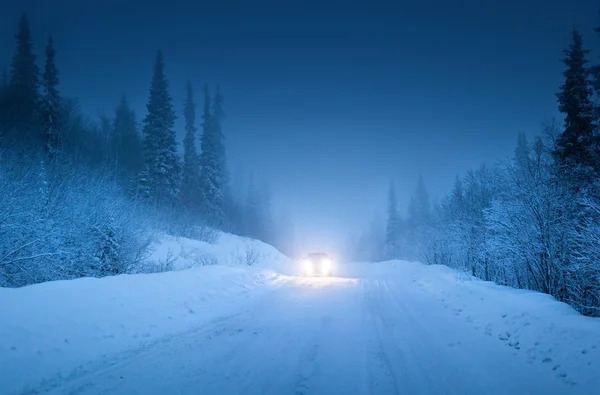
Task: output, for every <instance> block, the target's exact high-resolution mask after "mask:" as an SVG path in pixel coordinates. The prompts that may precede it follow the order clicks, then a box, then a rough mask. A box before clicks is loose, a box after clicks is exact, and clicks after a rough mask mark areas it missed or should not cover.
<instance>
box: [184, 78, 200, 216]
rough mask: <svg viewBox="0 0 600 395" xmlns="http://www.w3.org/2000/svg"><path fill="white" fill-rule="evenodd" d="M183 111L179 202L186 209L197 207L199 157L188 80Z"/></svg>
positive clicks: (198, 200) (193, 105)
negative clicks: (181, 169)
mask: <svg viewBox="0 0 600 395" xmlns="http://www.w3.org/2000/svg"><path fill="white" fill-rule="evenodd" d="M186 92H187V95H186V99H185V103H184V108H183V113H184V118H185V137H184V139H183V171H182V178H181V203H182V205H183V207H184V208H185V209H187V210H195V209H198V208H199V204H200V193H199V187H198V182H199V177H200V175H199V159H198V153H197V152H196V104H195V103H194V90H193V89H192V84H191V83H190V82H188V84H187V87H186Z"/></svg>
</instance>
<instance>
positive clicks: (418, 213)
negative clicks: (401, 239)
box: [408, 176, 431, 230]
mask: <svg viewBox="0 0 600 395" xmlns="http://www.w3.org/2000/svg"><path fill="white" fill-rule="evenodd" d="M430 219H431V205H430V203H429V194H428V193H427V189H426V188H425V182H424V181H423V176H419V182H418V183H417V189H416V191H415V194H414V195H413V196H412V198H411V200H410V205H409V207H408V225H409V227H410V228H411V230H415V229H417V228H423V227H425V226H427V225H428V224H429V221H430Z"/></svg>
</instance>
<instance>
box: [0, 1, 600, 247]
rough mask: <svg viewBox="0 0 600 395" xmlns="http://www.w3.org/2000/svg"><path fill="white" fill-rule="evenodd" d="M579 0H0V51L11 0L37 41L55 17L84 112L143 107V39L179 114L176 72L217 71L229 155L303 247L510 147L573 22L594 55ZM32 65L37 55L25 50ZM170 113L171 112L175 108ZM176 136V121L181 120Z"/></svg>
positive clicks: (146, 56) (203, 74)
mask: <svg viewBox="0 0 600 395" xmlns="http://www.w3.org/2000/svg"><path fill="white" fill-rule="evenodd" d="M599 9H600V3H598V2H596V1H591V0H574V1H558V0H504V1H500V0H498V1H486V0H469V1H460V0H457V1H446V0H438V1H427V0H424V1H417V0H415V1H401V0H397V1H392V0H383V1H351V0H347V1H326V0H324V1H314V2H307V1H282V0H280V1H269V2H266V1H226V0H215V1H210V2H209V1H195V2H194V1H191V0H169V1H160V0H154V1H138V0H134V1H130V0H123V1H121V0H119V1H117V0H105V1H82V0H76V1H75V0H55V1H47V0H35V1H33V0H23V1H11V0H1V3H0V49H1V51H0V65H2V64H4V65H6V66H8V65H9V62H10V56H12V53H13V51H14V39H13V35H14V32H15V29H16V24H17V20H18V17H19V15H20V13H21V12H22V11H23V10H25V11H27V12H28V14H29V16H30V21H31V24H32V28H33V34H34V36H35V44H36V50H37V52H38V54H39V56H40V60H41V55H42V53H43V52H42V51H43V45H44V44H45V41H46V37H47V35H48V34H49V33H52V35H53V36H54V39H55V44H56V47H57V50H58V55H57V63H58V67H59V69H60V72H61V78H62V85H61V91H62V93H63V94H64V95H66V96H76V97H79V98H80V99H81V103H82V106H83V108H84V109H85V110H86V111H87V112H89V113H91V114H96V113H97V112H98V111H104V112H106V113H112V111H113V109H114V107H115V106H116V104H117V103H118V100H119V98H120V95H121V93H123V92H124V93H126V94H127V96H128V98H129V99H130V101H131V103H132V105H133V106H134V108H135V109H136V111H137V113H138V117H139V118H140V119H141V118H142V117H143V115H144V114H145V103H146V98H147V93H148V87H149V82H150V75H151V71H152V65H153V61H154V56H155V52H156V50H157V49H158V48H161V49H162V50H163V52H164V56H165V60H166V67H167V73H168V77H169V81H170V86H171V91H172V94H173V96H174V98H175V105H176V108H177V110H178V112H179V115H180V117H182V116H181V109H182V101H183V93H184V87H185V82H186V81H187V80H188V79H190V80H191V81H192V83H193V84H194V86H195V87H196V91H197V93H198V95H197V96H198V97H201V95H200V88H201V84H203V83H204V82H208V83H210V84H211V85H213V86H214V85H215V84H216V83H217V82H218V83H220V85H221V89H222V91H223V94H224V96H225V111H226V114H227V119H226V122H225V124H224V132H225V133H226V135H227V150H228V155H229V159H230V162H231V163H230V166H231V168H232V170H234V171H235V170H237V169H238V168H243V169H245V171H249V170H250V169H252V171H253V172H254V174H255V176H256V177H257V178H259V179H261V180H266V181H268V182H269V183H270V184H271V189H272V191H273V194H274V199H275V203H276V206H277V210H278V211H279V210H284V209H285V210H286V211H288V212H289V213H290V214H291V215H292V218H293V220H294V222H295V225H296V226H295V227H296V234H297V236H298V239H299V242H300V243H301V244H303V245H304V246H306V248H317V247H327V246H328V245H330V244H332V243H333V244H335V243H336V242H337V241H339V240H340V238H341V239H344V238H345V237H346V236H347V235H348V234H349V233H352V232H354V233H358V232H360V231H361V230H362V229H363V228H365V227H366V226H367V224H368V223H369V222H370V220H371V218H372V217H373V215H374V214H375V213H376V212H378V211H383V209H384V204H385V199H386V189H387V186H388V183H389V180H390V179H393V180H394V182H395V184H396V186H397V188H398V193H399V198H400V204H401V208H402V210H403V211H404V210H405V207H406V205H407V204H408V200H409V196H410V194H411V193H412V191H413V189H414V187H415V184H416V181H417V178H418V175H419V174H422V175H423V176H424V178H425V181H426V184H427V186H428V188H429V191H430V193H431V194H432V195H433V196H441V195H443V194H444V193H445V192H447V190H448V189H449V188H450V186H451V185H452V182H453V180H454V177H455V176H456V174H458V173H462V172H464V171H465V170H466V169H468V168H471V167H476V166H478V165H479V164H480V163H481V162H483V161H494V160H495V159H497V158H500V157H503V156H506V155H508V154H510V153H511V151H512V149H513V146H514V143H515V141H516V135H517V133H519V132H526V133H530V134H535V133H537V132H538V131H539V130H540V125H541V123H542V122H543V121H544V120H547V119H549V118H551V117H553V116H555V115H556V99H555V95H554V94H555V92H556V91H557V89H558V86H559V85H560V83H561V79H562V75H561V72H562V70H563V66H562V64H561V63H560V61H559V59H560V57H561V56H562V54H561V51H562V49H564V48H565V47H566V46H567V45H568V43H569V39H570V37H569V32H570V29H571V28H572V27H573V25H574V24H575V25H576V26H577V27H578V28H579V29H580V30H581V31H582V33H583V34H584V38H585V39H587V41H586V44H587V46H588V47H589V48H590V49H592V50H595V52H594V53H592V57H593V59H596V58H597V56H598V54H600V43H599V42H598V40H597V39H596V37H595V36H594V34H593V27H594V26H595V25H600V15H599V14H598V10H599ZM40 64H41V63H40ZM179 129H182V128H181V126H180V125H179ZM178 133H179V134H180V135H182V134H183V133H182V130H178Z"/></svg>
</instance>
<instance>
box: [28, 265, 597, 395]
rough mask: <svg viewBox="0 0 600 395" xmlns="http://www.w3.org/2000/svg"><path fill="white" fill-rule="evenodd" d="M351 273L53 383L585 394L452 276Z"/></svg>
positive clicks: (127, 390) (109, 388)
mask: <svg viewBox="0 0 600 395" xmlns="http://www.w3.org/2000/svg"><path fill="white" fill-rule="evenodd" d="M347 274H349V273H343V276H342V277H337V278H331V279H329V278H323V279H321V278H315V279H312V278H301V277H285V279H284V280H283V281H278V282H273V283H271V284H269V285H267V286H265V287H263V288H261V289H260V290H254V291H249V292H247V293H244V294H240V295H239V297H238V298H237V299H236V300H235V302H234V303H231V304H227V305H224V307H223V309H222V311H220V312H217V313H216V315H214V316H212V317H210V318H209V319H207V320H206V321H204V322H202V323H200V324H198V325H195V326H194V327H192V328H191V329H189V330H187V331H186V332H183V333H179V334H177V335H172V336H164V337H161V338H158V339H156V340H154V341H151V342H149V343H146V344H145V345H144V346H141V347H137V348H133V349H130V350H128V351H127V352H123V353H120V354H119V353H117V354H114V355H112V356H111V357H109V358H103V359H100V360H98V361H96V362H90V363H87V364H83V365H82V366H80V367H79V368H78V369H77V370H75V371H74V372H72V374H70V375H69V376H67V377H64V380H61V381H60V382H56V381H54V382H53V384H52V387H53V388H52V390H51V391H50V393H53V394H98V393H103V394H219V395H221V394H244V395H245V394H278V395H280V394H340V395H349V394H460V395H468V394H511V395H517V394H545V395H548V394H561V395H568V394H592V393H593V392H591V391H590V388H591V387H589V386H588V385H585V383H577V382H574V381H570V376H568V375H567V373H565V372H564V371H563V369H562V368H561V367H560V365H558V366H553V365H556V364H553V363H547V362H548V361H546V360H544V361H542V357H540V358H538V359H536V357H535V355H534V356H533V357H532V354H531V352H530V350H529V351H526V350H521V347H519V342H518V341H516V343H514V342H512V343H511V342H510V341H502V340H501V338H502V336H500V338H499V335H498V333H493V334H492V333H491V331H492V330H494V327H486V326H485V325H483V324H484V323H483V321H485V318H484V317H483V316H477V315H476V313H477V311H478V310H476V309H473V310H472V311H471V312H469V308H470V307H472V306H473V305H474V304H485V297H486V294H484V293H481V294H480V295H479V294H478V295H476V296H477V298H476V300H475V302H473V300H471V302H472V303H470V304H462V302H461V301H460V298H461V297H462V296H463V295H464V294H466V293H461V292H460V289H462V288H460V285H457V288H456V289H454V288H453V287H452V286H450V287H445V288H444V289H441V288H439V287H438V285H436V284H434V286H436V287H438V288H437V289H433V290H432V289H430V288H428V285H427V284H430V285H431V283H430V282H429V281H422V280H423V279H422V277H420V276H422V274H421V273H419V272H415V271H406V272H402V273H398V275H390V274H389V272H388V271H385V270H384V271H377V270H371V271H365V272H364V273H362V274H359V273H354V275H347ZM440 283H441V282H440ZM455 291H456V292H455ZM463 291H464V290H463ZM469 292H472V291H469ZM467 293H468V292H467ZM506 295H507V296H509V295H510V294H509V293H508V292H507V293H506ZM471 299H474V297H473V298H471ZM463 309H464V311H463ZM534 318H535V317H534ZM534 318H533V319H532V320H530V321H533V323H534V324H535V322H534V321H535V319H534ZM582 318H583V317H582ZM528 322H529V321H528ZM596 323H597V322H596ZM490 325H491V323H490ZM509 336H510V334H509ZM513 337H514V336H513ZM536 343H537V342H536ZM536 345H537V344H536ZM590 346H591V347H592V349H595V346H596V345H595V344H594V345H591V344H590ZM531 347H533V348H535V347H534V345H533V344H531ZM592 349H590V350H589V351H592ZM577 353H579V351H577ZM534 354H535V352H534ZM594 355H596V356H597V353H596V354H594ZM594 358H595V357H594ZM593 362H600V361H593ZM586 363H587V362H586ZM590 363H591V362H590ZM599 367H600V363H599V366H596V368H599ZM38 388H40V389H41V388H43V385H42V387H38ZM46 389H48V388H46Z"/></svg>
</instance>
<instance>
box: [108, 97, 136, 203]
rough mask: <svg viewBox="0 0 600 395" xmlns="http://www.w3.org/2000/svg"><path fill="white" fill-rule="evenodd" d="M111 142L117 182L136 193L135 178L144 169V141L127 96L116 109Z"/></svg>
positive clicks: (112, 160)
mask: <svg viewBox="0 0 600 395" xmlns="http://www.w3.org/2000/svg"><path fill="white" fill-rule="evenodd" d="M110 140H111V141H110V158H111V162H112V166H113V167H114V168H115V171H116V174H117V181H119V183H120V184H121V185H122V186H123V188H124V189H125V191H126V192H128V193H130V194H131V193H133V192H134V188H135V178H136V177H137V176H138V175H139V172H140V170H141V167H142V141H141V139H140V134H139V132H138V126H137V121H136V117H135V112H134V111H133V110H132V109H131V108H130V107H129V102H128V101H127V97H126V96H125V95H123V96H122V97H121V101H120V102H119V105H118V106H117V108H116V109H115V118H114V120H113V124H112V134H111V138H110Z"/></svg>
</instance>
